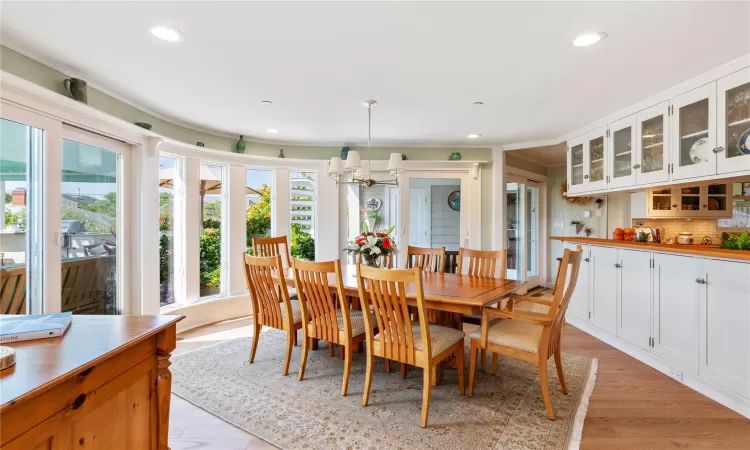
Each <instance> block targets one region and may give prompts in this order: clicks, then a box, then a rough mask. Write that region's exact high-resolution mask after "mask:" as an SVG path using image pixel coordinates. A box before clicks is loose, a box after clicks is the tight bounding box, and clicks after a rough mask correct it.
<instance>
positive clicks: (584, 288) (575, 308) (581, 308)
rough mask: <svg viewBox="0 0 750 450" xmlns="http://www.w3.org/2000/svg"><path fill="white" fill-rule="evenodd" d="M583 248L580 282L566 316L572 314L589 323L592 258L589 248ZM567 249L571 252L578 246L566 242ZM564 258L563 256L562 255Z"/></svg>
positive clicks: (571, 298) (579, 272) (577, 284)
mask: <svg viewBox="0 0 750 450" xmlns="http://www.w3.org/2000/svg"><path fill="white" fill-rule="evenodd" d="M582 247H583V260H582V261H581V265H580V267H579V268H578V281H577V282H576V287H575V290H574V291H573V295H572V296H571V297H570V304H569V305H568V311H567V313H566V314H570V315H572V316H574V317H576V318H577V319H580V320H582V321H584V322H588V321H589V269H590V268H591V264H590V261H591V258H590V257H589V246H588V245H584V246H582ZM565 248H567V249H570V250H575V249H576V244H571V243H568V242H566V243H565ZM560 256H562V255H560Z"/></svg>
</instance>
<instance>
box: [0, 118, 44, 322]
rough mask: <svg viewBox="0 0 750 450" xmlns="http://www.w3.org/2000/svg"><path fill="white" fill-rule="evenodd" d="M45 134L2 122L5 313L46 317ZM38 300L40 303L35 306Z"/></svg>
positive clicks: (1, 293)
mask: <svg viewBox="0 0 750 450" xmlns="http://www.w3.org/2000/svg"><path fill="white" fill-rule="evenodd" d="M43 142H44V140H43V131H42V130H40V129H38V128H34V127H31V126H28V125H24V124H22V123H18V122H12V121H10V120H5V119H2V121H0V197H2V199H3V207H2V210H0V314H27V313H37V314H38V313H41V312H42V311H41V308H39V309H40V310H36V311H34V307H33V306H32V305H33V304H39V305H41V301H39V300H40V292H41V282H42V273H41V272H42V270H41V267H42V264H41V257H42V256H41V252H40V250H41V246H40V244H39V243H40V242H41V239H40V237H41V232H40V229H39V228H40V224H41V202H40V201H38V199H36V198H34V197H33V195H39V194H40V193H41V189H40V188H41V177H40V176H39V175H40V174H41V172H42V171H41V164H39V162H40V160H41V156H42V154H41V153H42V146H43ZM32 302H36V303H32Z"/></svg>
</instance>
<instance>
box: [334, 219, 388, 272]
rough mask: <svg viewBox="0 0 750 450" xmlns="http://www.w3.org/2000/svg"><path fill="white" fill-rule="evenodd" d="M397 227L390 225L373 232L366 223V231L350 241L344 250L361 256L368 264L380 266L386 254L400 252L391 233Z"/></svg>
mask: <svg viewBox="0 0 750 450" xmlns="http://www.w3.org/2000/svg"><path fill="white" fill-rule="evenodd" d="M395 228H396V227H390V228H388V229H387V230H384V231H375V232H372V231H370V228H369V227H368V226H367V223H365V231H363V232H362V234H360V235H359V236H357V238H356V239H354V240H353V241H351V242H349V243H348V245H347V247H346V248H345V249H344V251H345V252H346V253H348V254H350V255H359V256H361V257H362V262H364V263H365V265H366V266H369V267H380V265H381V264H380V261H381V259H382V258H383V257H384V256H390V255H393V254H394V253H396V252H398V247H397V246H396V242H395V241H394V240H393V238H391V233H392V232H393V230H394V229H395Z"/></svg>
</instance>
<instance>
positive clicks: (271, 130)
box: [266, 128, 279, 133]
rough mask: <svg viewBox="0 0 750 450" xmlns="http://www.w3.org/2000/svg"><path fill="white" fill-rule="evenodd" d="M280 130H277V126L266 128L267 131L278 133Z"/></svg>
mask: <svg viewBox="0 0 750 450" xmlns="http://www.w3.org/2000/svg"><path fill="white" fill-rule="evenodd" d="M278 132H279V130H277V129H276V128H269V129H267V130H266V133H278Z"/></svg>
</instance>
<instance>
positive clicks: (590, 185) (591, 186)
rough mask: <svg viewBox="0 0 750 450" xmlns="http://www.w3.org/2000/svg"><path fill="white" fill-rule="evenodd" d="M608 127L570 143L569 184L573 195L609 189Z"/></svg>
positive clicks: (598, 129) (579, 137)
mask: <svg viewBox="0 0 750 450" xmlns="http://www.w3.org/2000/svg"><path fill="white" fill-rule="evenodd" d="M607 147H608V145H607V127H601V128H597V129H596V130H594V131H591V132H589V133H586V134H584V135H582V136H578V137H577V138H574V139H571V140H569V141H568V183H569V184H570V189H569V191H568V192H570V193H571V194H580V193H584V192H590V191H598V190H602V189H606V188H607V177H606V175H607V173H606V172H607Z"/></svg>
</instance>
